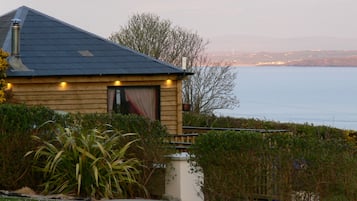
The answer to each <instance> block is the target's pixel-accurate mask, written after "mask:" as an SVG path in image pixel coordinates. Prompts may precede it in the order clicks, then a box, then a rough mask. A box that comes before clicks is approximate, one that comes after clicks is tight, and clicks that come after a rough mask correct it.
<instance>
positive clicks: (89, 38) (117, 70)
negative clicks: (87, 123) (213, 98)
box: [0, 6, 184, 77]
mask: <svg viewBox="0 0 357 201" xmlns="http://www.w3.org/2000/svg"><path fill="white" fill-rule="evenodd" d="M12 18H19V19H21V31H20V33H21V37H20V58H21V60H22V62H23V64H24V65H25V66H26V67H27V68H28V69H30V70H27V71H16V70H14V69H11V68H10V70H8V72H7V75H8V76H9V77H16V76H72V75H73V76H74V75H154V74H183V73H184V71H182V70H181V69H180V68H177V67H174V66H172V65H169V64H166V63H164V62H161V61H158V60H156V59H153V58H151V57H148V56H146V55H143V54H141V53H138V52H135V51H134V50H131V49H129V48H127V47H124V46H120V45H118V44H115V43H113V42H111V41H108V40H106V39H103V38H101V37H99V36H96V35H94V34H92V33H89V32H87V31H84V30H82V29H79V28H77V27H74V26H72V25H69V24H67V23H65V22H62V21H60V20H57V19H55V18H53V17H50V16H47V15H45V14H43V13H40V12H38V11H36V10H33V9H30V8H28V7H25V6H23V7H20V8H18V9H17V10H16V11H13V12H10V13H8V14H5V15H3V16H1V17H0V23H1V26H0V45H1V44H2V47H3V48H4V49H5V51H8V52H10V51H11V49H10V48H11V19H12Z"/></svg>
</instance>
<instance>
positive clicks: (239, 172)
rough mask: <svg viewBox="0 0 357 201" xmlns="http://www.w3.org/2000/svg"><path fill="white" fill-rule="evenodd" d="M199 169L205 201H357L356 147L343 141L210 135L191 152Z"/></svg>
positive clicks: (282, 135)
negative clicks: (297, 199) (311, 200)
mask: <svg viewBox="0 0 357 201" xmlns="http://www.w3.org/2000/svg"><path fill="white" fill-rule="evenodd" d="M190 152H191V156H192V159H191V160H192V163H191V164H192V165H193V168H194V170H196V171H197V170H202V172H203V174H204V175H205V177H204V184H202V190H203V192H204V193H205V199H207V200H253V199H254V198H271V199H277V200H291V196H292V195H293V194H294V193H296V192H303V193H302V194H300V196H301V195H304V196H305V198H304V199H302V198H301V199H302V200H307V198H306V197H312V196H315V197H316V196H318V197H319V198H320V200H328V199H330V198H336V197H339V198H343V200H356V198H357V193H356V189H357V182H356V181H357V180H356V179H357V170H356V168H355V166H356V165H357V158H356V155H355V148H354V146H353V145H352V144H350V143H348V142H346V140H345V139H344V138H339V139H338V138H330V139H322V138H320V136H316V135H305V136H296V135H287V134H261V133H254V132H233V131H226V132H210V133H208V134H206V135H201V136H199V137H198V138H197V139H196V143H195V144H194V145H193V147H192V149H191V150H190Z"/></svg>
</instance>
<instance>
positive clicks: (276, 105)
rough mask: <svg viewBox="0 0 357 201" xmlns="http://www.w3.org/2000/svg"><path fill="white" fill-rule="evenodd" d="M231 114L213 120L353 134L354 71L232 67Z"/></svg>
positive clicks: (356, 120)
mask: <svg viewBox="0 0 357 201" xmlns="http://www.w3.org/2000/svg"><path fill="white" fill-rule="evenodd" d="M232 70H233V71H235V72H236V73H237V78H236V80H235V82H236V86H235V89H234V91H233V93H234V95H235V96H236V97H237V98H238V100H239V102H240V103H239V105H238V106H237V107H235V108H234V109H220V110H217V111H216V112H215V114H216V115H217V116H231V117H242V118H255V119H261V120H269V121H276V122H291V123H303V124H305V123H307V124H312V125H326V126H330V127H336V128H341V129H347V130H356V131H357V67H290V66H289V67H288V66H263V67H261V66H259V67H255V66H254V67H251V66H250V67H246V66H244V67H234V68H233V69H232Z"/></svg>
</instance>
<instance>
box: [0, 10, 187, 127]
mask: <svg viewBox="0 0 357 201" xmlns="http://www.w3.org/2000/svg"><path fill="white" fill-rule="evenodd" d="M0 45H2V48H3V49H4V50H5V51H7V52H9V53H11V56H10V57H9V58H8V61H9V64H10V68H9V69H8V71H7V78H6V81H7V82H8V83H9V84H8V89H10V90H11V94H12V98H11V101H13V102H16V103H25V104H27V105H44V106H47V107H49V108H51V109H54V110H57V111H64V112H79V113H111V112H116V113H124V114H128V113H135V114H139V115H143V116H145V117H147V118H149V119H152V120H160V121H161V122H162V124H163V125H165V126H166V127H167V128H168V131H169V133H171V134H181V133H182V79H183V78H184V77H185V76H187V75H188V74H190V73H188V74H187V73H186V72H185V71H183V70H182V69H181V68H177V67H175V66H172V65H170V64H167V63H164V62H161V61H159V60H156V59H153V58H151V57H148V56H146V55H143V54H141V53H138V52H135V51H134V50H131V49H129V48H127V47H124V46H120V45H118V44H114V43H112V42H110V41H108V40H106V39H103V38H101V37H99V36H96V35H94V34H92V33H89V32H87V31H84V30H82V29H80V28H77V27H75V26H72V25H69V24H67V23H65V22H62V21H60V20H58V19H55V18H53V17H50V16H48V15H45V14H43V13H41V12H38V11H36V10H33V9H31V8H28V7H25V6H23V7H20V8H18V9H16V10H14V11H11V12H9V13H6V14H4V15H2V16H1V17H0Z"/></svg>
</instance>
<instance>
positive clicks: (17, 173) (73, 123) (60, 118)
mask: <svg viewBox="0 0 357 201" xmlns="http://www.w3.org/2000/svg"><path fill="white" fill-rule="evenodd" d="M49 120H50V121H54V122H56V123H47V124H44V122H47V121H49ZM58 124H59V125H60V126H61V127H63V128H81V132H85V133H90V132H92V131H93V128H95V129H97V130H98V131H105V130H107V129H108V127H107V125H112V129H113V130H116V131H120V132H121V133H136V134H137V135H135V136H127V137H125V138H122V140H121V141H120V144H117V146H118V147H123V146H125V144H126V143H128V142H130V141H131V140H137V139H138V141H136V143H134V144H132V146H130V147H129V149H128V150H127V153H126V154H127V156H128V157H131V158H137V159H138V160H139V161H140V162H141V164H142V165H141V166H138V167H136V169H137V170H138V171H139V172H140V174H138V175H136V179H137V181H138V184H139V185H141V186H144V187H145V188H146V189H147V190H148V192H146V191H145V190H144V189H145V188H137V187H134V186H130V188H129V189H127V190H128V192H127V193H128V197H150V196H151V197H159V196H160V195H162V193H163V192H162V190H160V191H158V190H157V187H158V186H161V185H162V184H161V183H162V182H164V181H163V177H164V175H163V174H161V173H162V171H161V170H162V169H158V168H157V164H163V165H165V164H167V163H168V160H169V159H168V158H167V157H165V155H168V154H170V153H172V152H173V151H174V150H173V149H172V148H171V147H169V146H168V144H167V143H166V141H167V135H168V133H167V130H166V129H165V128H164V127H163V126H162V125H161V124H160V122H158V121H150V120H148V119H146V118H144V117H140V116H135V115H120V114H110V115H109V114H67V115H63V114H57V113H55V112H54V111H53V110H50V109H48V108H46V107H42V106H25V105H15V104H1V105H0V143H1V144H3V145H6V146H0V189H19V188H21V187H23V186H28V187H31V188H32V189H34V190H36V191H41V190H42V187H41V186H39V184H41V183H42V182H43V181H44V178H43V174H40V173H39V172H37V171H33V170H32V168H31V166H32V161H31V160H30V158H29V157H26V158H24V157H23V156H24V155H25V153H26V152H28V151H29V150H34V149H35V148H36V147H37V146H39V143H40V142H38V141H34V140H32V139H31V135H36V136H38V137H40V138H41V139H43V140H44V141H49V140H51V139H54V137H55V134H56V132H54V130H56V128H57V125H58ZM107 134H108V135H111V134H115V132H109V133H107ZM155 165H156V166H155ZM158 173H160V174H159V175H158ZM161 178H162V180H161ZM153 182H154V183H153ZM158 182H160V183H158ZM147 193H149V195H148V194H147Z"/></svg>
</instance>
